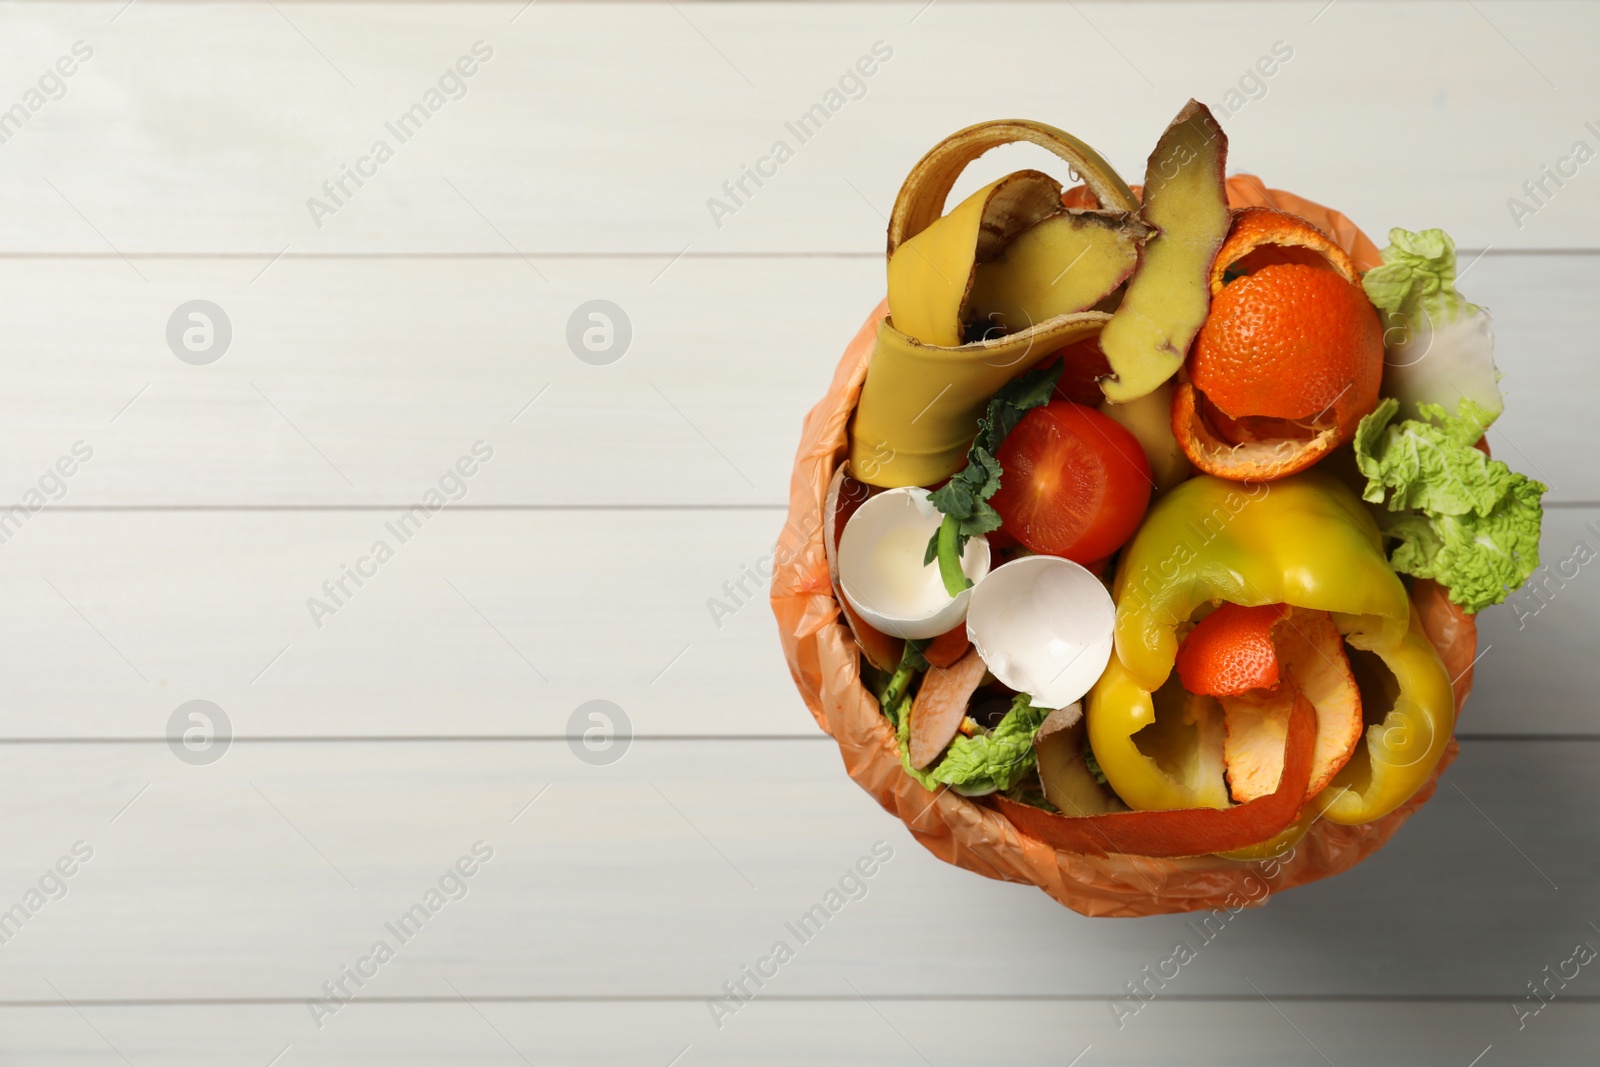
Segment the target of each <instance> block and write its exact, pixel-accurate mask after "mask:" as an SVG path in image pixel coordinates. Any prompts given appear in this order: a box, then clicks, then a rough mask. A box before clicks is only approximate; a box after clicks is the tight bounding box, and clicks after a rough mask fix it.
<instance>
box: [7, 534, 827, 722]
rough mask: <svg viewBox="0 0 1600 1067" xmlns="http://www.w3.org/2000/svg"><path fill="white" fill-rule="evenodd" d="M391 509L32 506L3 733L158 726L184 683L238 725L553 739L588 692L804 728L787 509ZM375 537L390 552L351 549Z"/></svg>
mask: <svg viewBox="0 0 1600 1067" xmlns="http://www.w3.org/2000/svg"><path fill="white" fill-rule="evenodd" d="M395 521H397V516H396V515H393V514H390V513H388V512H384V511H360V512H331V513H330V512H309V513H306V512H301V513H282V512H245V513H239V512H223V513H216V512H199V513H194V512H159V513H134V514H115V513H113V514H106V513H89V514H68V515H52V514H50V513H49V512H45V513H41V514H40V515H39V516H37V517H35V518H33V519H32V520H30V524H29V526H27V527H26V528H24V529H23V531H22V532H21V533H20V534H18V535H16V536H15V537H13V538H12V539H11V541H10V542H9V543H7V544H6V545H4V546H3V548H4V552H3V553H0V589H3V590H4V591H5V592H4V594H3V595H4V596H5V597H6V598H7V600H8V602H9V604H10V609H9V610H8V611H7V612H6V613H5V615H4V620H5V621H4V624H3V628H0V676H3V677H4V678H5V679H6V687H7V692H8V695H9V698H8V701H7V714H6V718H5V724H4V726H3V727H0V734H3V735H4V736H11V737H17V736H32V737H63V736H73V737H145V738H158V737H162V736H164V735H165V732H166V729H167V721H168V718H169V716H170V715H171V714H172V712H173V709H174V708H176V707H177V706H178V705H179V704H181V703H183V702H184V701H188V700H192V699H206V700H210V701H213V702H215V703H217V704H218V705H220V706H221V707H222V708H223V709H224V711H225V713H226V714H227V716H228V717H229V719H230V721H231V723H232V729H233V731H234V732H235V733H236V734H238V735H239V736H246V737H250V736H277V737H296V736H300V737H305V736H315V737H325V736H341V735H344V736H351V735H353V736H370V735H374V734H376V735H384V736H415V735H450V736H460V735H478V736H482V735H542V736H547V737H549V736H555V737H560V736H565V735H566V734H568V732H569V719H570V717H571V716H572V715H573V713H574V712H575V710H576V709H577V708H578V707H579V705H581V704H584V703H585V702H587V701H590V700H597V699H604V700H609V701H612V702H614V703H615V704H617V705H618V706H619V707H620V708H621V709H622V715H623V716H625V717H626V720H627V722H628V723H630V724H631V729H632V730H633V731H635V732H637V733H640V734H647V735H648V734H673V735H685V734H688V735H693V734H723V735H727V734H734V735H740V734H774V733H776V734H795V733H799V734H802V735H809V734H812V733H814V732H815V731H816V726H815V723H814V721H813V720H812V718H811V716H810V714H809V713H807V711H806V710H805V707H804V705H803V704H802V703H801V702H800V698H799V696H798V695H797V694H796V692H795V690H794V687H793V685H792V684H791V683H790V680H789V676H788V672H787V671H786V670H785V669H784V666H783V660H782V656H781V653H780V651H779V648H778V638H777V627H776V624H775V622H774V620H773V617H772V613H771V611H770V610H769V608H768V607H767V603H766V588H765V583H764V581H763V580H762V579H761V578H760V577H759V576H758V575H759V572H760V570H761V568H762V561H763V557H766V556H769V555H770V553H771V551H772V546H773V543H774V542H775V540H776V538H777V533H778V527H779V524H780V523H781V522H782V515H781V513H778V512H768V511H757V512H748V511H744V512H741V511H732V512H655V511H623V512H495V511H489V512H484V511H477V512H458V513H450V512H448V511H445V512H441V513H440V514H439V515H437V516H435V517H433V518H432V519H430V520H428V525H427V526H426V527H425V528H423V529H422V530H421V531H420V532H418V533H415V534H414V535H412V537H411V539H410V540H408V541H405V542H403V543H402V542H401V540H400V539H399V538H398V537H397V536H396V535H395V534H394V532H392V531H391V530H390V529H388V528H386V526H385V524H386V523H390V522H395ZM397 528H398V527H397ZM379 540H382V541H384V542H385V543H386V544H388V545H389V546H390V547H391V548H392V549H393V550H394V553H395V554H394V557H393V558H392V559H391V560H389V561H388V562H386V563H384V564H382V565H381V566H379V565H377V564H376V562H375V560H374V561H373V562H368V563H361V560H362V559H363V558H364V557H368V556H369V555H370V553H371V551H372V545H373V544H374V542H376V541H379ZM358 564H359V565H360V566H361V568H362V569H364V570H367V571H371V570H374V569H376V571H377V574H376V576H375V577H372V578H370V579H369V580H367V581H366V583H365V584H364V585H362V586H360V587H357V586H356V585H355V584H354V582H352V581H350V580H348V579H345V585H344V592H345V593H348V594H349V596H348V597H345V596H344V595H342V594H341V593H340V592H339V590H338V589H337V588H336V589H335V592H334V595H333V596H330V595H329V594H328V593H327V592H326V591H324V589H323V584H324V583H325V582H328V581H337V580H340V579H341V578H342V575H343V573H344V572H343V569H342V568H344V567H346V566H348V567H350V568H352V569H354V568H355V567H356V566H357V565H358ZM741 585H742V592H741V590H740V586H741ZM730 590H732V591H731V592H730ZM311 598H317V599H318V600H319V601H320V603H321V604H323V605H325V607H327V608H332V609H334V611H333V613H332V614H331V615H330V614H328V613H327V611H326V610H323V609H319V610H317V611H316V612H315V618H314V617H313V609H312V608H310V607H308V605H307V601H308V600H309V599H311ZM712 598H717V600H718V601H719V602H720V603H721V604H722V605H723V606H724V607H723V609H722V610H720V611H718V612H717V613H716V615H715V616H714V615H713V612H712V611H711V610H710V608H708V606H707V602H708V601H709V600H711V599H712ZM337 601H343V603H342V604H340V603H337ZM80 612H81V615H80V614H79V613H80ZM319 623H320V625H319ZM124 657H125V658H124ZM583 728H584V729H586V728H587V723H585V726H584V727H583ZM576 732H580V733H581V729H580V730H578V731H576Z"/></svg>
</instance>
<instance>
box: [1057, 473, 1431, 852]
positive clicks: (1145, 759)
mask: <svg viewBox="0 0 1600 1067" xmlns="http://www.w3.org/2000/svg"><path fill="white" fill-rule="evenodd" d="M1113 595H1114V597H1115V599H1116V602H1117V620H1116V652H1115V654H1114V655H1113V657H1112V660H1111V663H1110V665H1109V666H1108V667H1107V669H1106V671H1105V673H1104V674H1103V675H1102V676H1101V678H1100V680H1099V682H1098V683H1097V684H1096V685H1095V687H1094V689H1093V690H1092V691H1091V692H1090V694H1089V699H1088V708H1087V720H1088V730H1089V741H1090V745H1091V747H1092V748H1093V750H1094V754H1095V758H1096V760H1097V761H1098V762H1099V764H1100V767H1101V769H1102V770H1103V771H1104V772H1105V775H1106V779H1107V781H1108V782H1109V783H1110V785H1111V787H1112V789H1114V790H1115V791H1116V793H1117V795H1118V796H1120V797H1121V798H1122V799H1123V800H1124V801H1126V802H1127V803H1128V804H1129V805H1130V806H1131V807H1134V808H1137V809H1142V810H1165V809H1175V808H1185V807H1224V806H1226V805H1227V804H1228V795H1227V790H1226V788H1225V786H1224V784H1223V780H1222V774H1221V769H1222V760H1221V749H1222V740H1221V736H1220V732H1219V731H1220V726H1219V723H1220V714H1217V713H1216V709H1215V708H1212V707H1207V703H1208V700H1209V698H1205V697H1196V696H1193V695H1191V694H1187V693H1184V692H1183V690H1182V688H1181V686H1180V685H1179V684H1178V680H1177V677H1176V675H1175V674H1174V672H1173V666H1174V663H1175V661H1176V657H1177V650H1178V642H1179V637H1178V630H1179V627H1180V626H1181V625H1182V624H1184V623H1186V622H1187V621H1188V620H1189V619H1190V617H1191V616H1192V615H1193V613H1194V612H1195V610H1196V609H1198V608H1200V607H1201V606H1203V605H1206V604H1209V603H1215V602H1220V601H1228V602H1232V603H1236V604H1242V605H1246V606H1256V605H1262V604H1280V603H1281V604H1291V605H1295V606H1297V607H1303V608H1310V609H1316V610H1321V611H1327V612H1330V613H1332V615H1333V617H1334V620H1335V622H1336V623H1337V624H1338V626H1339V630H1340V632H1341V634H1343V635H1344V637H1345V640H1346V642H1347V643H1348V644H1349V645H1350V646H1351V647H1352V648H1354V649H1357V650H1358V651H1365V652H1371V653H1373V654H1375V655H1376V657H1377V658H1378V659H1379V660H1381V661H1382V663H1383V665H1384V666H1385V667H1386V668H1387V675H1385V672H1384V671H1381V670H1376V669H1372V668H1368V667H1366V666H1361V665H1360V664H1357V665H1358V666H1361V669H1359V670H1358V671H1357V677H1358V678H1361V677H1363V673H1365V675H1366V676H1367V677H1368V678H1369V679H1370V681H1369V684H1367V685H1365V686H1363V699H1364V700H1365V701H1366V704H1367V707H1366V708H1365V713H1366V718H1367V721H1368V722H1370V723H1374V725H1371V726H1369V727H1368V730H1367V738H1366V745H1365V746H1364V747H1358V749H1357V751H1356V754H1355V755H1354V756H1353V757H1352V758H1351V760H1350V762H1349V763H1348V764H1347V765H1346V766H1345V767H1344V768H1343V769H1342V770H1341V771H1340V773H1339V774H1338V776H1337V777H1336V778H1335V779H1334V782H1333V783H1332V784H1331V785H1330V786H1329V787H1328V789H1327V790H1325V791H1324V792H1323V793H1322V794H1320V795H1319V796H1318V797H1317V798H1315V799H1314V800H1313V802H1312V803H1311V805H1309V807H1308V812H1311V813H1319V814H1325V816H1326V817H1327V818H1329V819H1332V820H1334V821H1336V822H1341V823H1362V822H1368V821H1371V820H1372V819H1375V818H1378V817H1379V816H1381V815H1384V814H1386V813H1387V812H1389V811H1392V810H1393V809H1394V808H1395V807H1397V806H1399V805H1400V804H1401V803H1403V802H1404V801H1405V800H1406V799H1407V798H1408V797H1410V796H1411V795H1412V794H1413V793H1414V792H1416V790H1417V789H1418V788H1419V787H1420V786H1421V785H1422V783H1423V782H1425V781H1426V780H1427V779H1428V777H1429V775H1431V774H1432V771H1433V768H1434V766H1435V765H1436V764H1437V763H1438V760H1439V756H1440V755H1441V754H1442V753H1443V751H1444V746H1445V744H1446V743H1448V741H1449V737H1450V733H1451V730H1452V728H1453V726H1454V701H1453V698H1452V695H1451V691H1450V682H1449V678H1448V676H1447V675H1446V673H1445V670H1444V666H1443V664H1442V663H1441V662H1440V660H1439V656H1438V654H1437V653H1436V652H1435V651H1434V649H1433V646H1432V645H1431V644H1429V642H1428V640H1427V638H1426V637H1425V636H1424V635H1423V634H1422V632H1421V630H1420V627H1419V625H1418V623H1417V622H1416V621H1415V620H1413V618H1412V615H1413V613H1412V611H1411V605H1410V601H1409V599H1408V598H1407V596H1406V591H1405V587H1404V585H1403V584H1402V583H1401V581H1400V578H1399V576H1397V575H1396V574H1395V573H1394V570H1393V569H1392V568H1391V567H1390V566H1389V564H1388V561H1387V560H1386V559H1385V558H1384V554H1383V547H1382V541H1381V538H1380V535H1379V533H1378V528H1377V525H1376V524H1375V523H1374V522H1373V520H1372V517H1371V516H1370V515H1369V514H1368V512H1367V510H1366V508H1365V507H1364V505H1363V504H1362V503H1361V501H1360V500H1359V499H1357V498H1356V496H1355V494H1354V493H1353V492H1351V491H1350V490H1349V489H1348V488H1346V487H1345V486H1344V485H1343V484H1342V483H1341V482H1339V481H1338V480H1337V479H1335V478H1333V477H1331V476H1329V475H1327V474H1325V473H1323V472H1321V471H1314V470H1313V471H1307V472H1305V473H1303V474H1299V475H1296V476H1294V477H1291V478H1284V479H1281V480H1278V481H1274V482H1270V483H1266V482H1262V483H1251V482H1234V481H1227V480H1223V479H1220V478H1213V477H1209V476H1200V477H1196V478H1193V479H1190V480H1189V481H1187V482H1184V483H1183V484H1182V485H1180V486H1178V487H1177V488H1176V489H1174V490H1173V491H1172V492H1171V493H1169V494H1167V496H1165V497H1163V498H1162V499H1161V500H1160V501H1159V502H1158V503H1156V504H1155V505H1154V506H1153V507H1152V508H1151V510H1150V513H1149V514H1148V515H1147V516H1146V517H1145V522H1144V525H1143V526H1142V527H1141V528H1140V530H1139V532H1138V534H1137V535H1135V537H1134V539H1133V541H1132V542H1131V543H1130V544H1129V546H1128V548H1127V549H1126V550H1125V551H1124V553H1123V557H1122V561H1121V563H1120V565H1119V567H1118V570H1117V577H1116V582H1115V585H1114V588H1113ZM1355 658H1356V659H1357V660H1358V661H1359V660H1360V656H1359V655H1358V656H1357V657H1355ZM1169 701H1170V702H1172V703H1171V704H1168V703H1167V702H1169ZM1385 702H1387V703H1388V704H1389V705H1390V706H1388V707H1381V706H1375V705H1379V704H1383V703H1385ZM1158 707H1167V708H1170V710H1168V711H1166V712H1165V713H1164V714H1163V715H1161V716H1158V715H1157V713H1156V710H1157V708H1158ZM1380 716H1381V718H1380ZM1147 727H1154V729H1150V730H1147V731H1146V732H1145V733H1143V734H1140V731H1142V730H1146V728H1147ZM1136 735H1138V737H1137V739H1136ZM1313 817H1314V815H1313ZM1309 823H1310V819H1307V818H1302V820H1301V826H1302V828H1303V827H1304V826H1307V825H1309Z"/></svg>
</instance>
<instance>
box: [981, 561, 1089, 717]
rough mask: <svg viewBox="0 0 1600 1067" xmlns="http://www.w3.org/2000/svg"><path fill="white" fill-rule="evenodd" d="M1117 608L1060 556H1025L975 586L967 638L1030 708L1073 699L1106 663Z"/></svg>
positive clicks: (1085, 573)
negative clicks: (1028, 703)
mask: <svg viewBox="0 0 1600 1067" xmlns="http://www.w3.org/2000/svg"><path fill="white" fill-rule="evenodd" d="M1116 615H1117V610H1116V606H1115V605H1114V604H1113V603H1112V602H1111V594H1110V593H1108V592H1106V587H1105V586H1104V585H1101V584H1100V579H1098V578H1096V577H1095V576H1094V575H1093V574H1092V573H1090V572H1089V571H1087V570H1085V569H1084V568H1083V567H1080V566H1079V565H1078V564H1076V563H1074V562H1072V561H1071V560H1069V559H1062V558H1061V557H1060V556H1023V557H1022V558H1021V559H1015V560H1012V561H1011V562H1010V563H1007V564H1005V565H1004V566H1002V567H997V568H995V570H994V572H993V573H991V574H990V575H989V576H988V577H987V578H985V579H984V580H983V584H982V585H980V586H979V587H978V588H977V589H975V590H973V596H972V604H971V606H970V608H969V609H968V611H967V637H968V639H970V640H971V641H972V644H973V647H975V648H976V649H977V650H978V655H979V656H982V657H983V662H984V663H985V664H986V665H987V666H988V668H989V671H990V673H992V674H993V675H994V676H995V677H996V678H998V679H1000V681H1001V682H1002V683H1004V684H1005V685H1007V686H1010V687H1011V688H1012V689H1015V690H1016V691H1017V692H1019V693H1026V694H1028V699H1029V700H1030V701H1031V702H1032V703H1033V705H1034V706H1035V707H1039V708H1062V707H1066V706H1067V705H1068V704H1071V703H1072V702H1073V701H1075V700H1079V699H1081V698H1082V697H1083V695H1084V694H1085V693H1087V692H1088V691H1089V689H1090V687H1091V686H1093V685H1094V683H1095V682H1096V681H1097V680H1098V679H1099V677H1100V674H1101V672H1102V671H1104V670H1105V669H1106V664H1107V663H1108V662H1110V660H1111V643H1112V628H1113V626H1114V624H1115V622H1116Z"/></svg>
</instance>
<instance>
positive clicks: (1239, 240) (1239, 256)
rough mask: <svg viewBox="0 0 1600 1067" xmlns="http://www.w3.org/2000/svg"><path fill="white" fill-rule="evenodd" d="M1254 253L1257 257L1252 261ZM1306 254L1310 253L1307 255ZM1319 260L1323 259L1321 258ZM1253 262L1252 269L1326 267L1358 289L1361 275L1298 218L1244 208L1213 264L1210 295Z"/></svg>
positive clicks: (1266, 209) (1235, 215)
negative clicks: (1273, 265) (1295, 265)
mask: <svg viewBox="0 0 1600 1067" xmlns="http://www.w3.org/2000/svg"><path fill="white" fill-rule="evenodd" d="M1252 253H1255V255H1254V257H1252ZM1307 253H1311V254H1310V255H1308V254H1307ZM1319 257H1320V258H1319ZM1247 258H1249V259H1250V263H1249V265H1250V266H1267V265H1269V264H1271V263H1302V264H1307V265H1311V266H1327V267H1331V268H1332V269H1333V270H1335V271H1337V272H1338V273H1339V274H1340V275H1341V276H1343V278H1344V280H1345V281H1347V282H1350V283H1351V284H1355V285H1359V284H1360V282H1361V275H1360V274H1359V273H1358V272H1357V271H1356V267H1355V264H1354V263H1353V262H1351V260H1350V255H1349V253H1347V252H1346V251H1345V250H1344V249H1342V248H1340V247H1339V246H1338V245H1337V244H1335V243H1334V241H1333V238H1331V237H1329V236H1328V235H1327V234H1325V233H1323V232H1322V231H1321V230H1319V229H1317V228H1316V227H1315V226H1313V225H1312V224H1311V223H1309V222H1307V221H1306V220H1305V219H1303V218H1301V217H1300V216H1299V215H1291V214H1290V213H1289V212H1287V211H1275V210H1273V209H1272V208H1269V207H1247V208H1241V209H1239V210H1238V211H1235V212H1234V213H1233V227H1232V229H1230V230H1229V231H1228V239H1227V240H1226V241H1224V242H1223V243H1222V248H1221V249H1219V250H1218V251H1217V258H1216V259H1215V260H1213V261H1212V263H1211V295H1212V296H1216V295H1217V294H1218V293H1220V292H1222V287H1223V286H1224V285H1225V284H1226V281H1225V278H1224V275H1225V274H1226V273H1227V270H1228V268H1229V267H1232V266H1233V265H1235V264H1236V263H1240V262H1242V261H1245V260H1246V259H1247Z"/></svg>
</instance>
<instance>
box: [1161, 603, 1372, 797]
mask: <svg viewBox="0 0 1600 1067" xmlns="http://www.w3.org/2000/svg"><path fill="white" fill-rule="evenodd" d="M1177 669H1178V678H1179V680H1180V681H1181V682H1182V683H1183V687H1184V688H1185V689H1187V690H1189V691H1190V692H1192V693H1203V694H1205V695H1208V696H1215V697H1217V699H1218V702H1219V703H1220V704H1221V705H1222V713H1223V722H1224V725H1225V727H1226V730H1227V737H1226V740H1225V741H1224V743H1223V761H1224V763H1225V765H1226V766H1227V770H1228V783H1229V788H1230V791H1231V793H1232V795H1233V798H1234V799H1235V800H1240V801H1248V800H1254V799H1256V798H1258V797H1262V796H1266V795H1267V794H1268V793H1270V792H1271V791H1272V790H1273V788H1274V786H1275V783H1276V782H1277V781H1278V777H1279V774H1280V773H1281V772H1282V770H1283V739H1284V734H1285V731H1286V729H1287V728H1288V721H1289V716H1290V713H1291V711H1292V707H1293V704H1294V701H1296V700H1297V699H1299V697H1300V696H1301V695H1303V696H1304V697H1305V698H1306V699H1307V700H1310V701H1311V704H1312V706H1313V707H1314V708H1315V709H1316V712H1317V738H1316V748H1315V754H1314V757H1313V760H1312V766H1311V777H1310V781H1309V783H1308V785H1307V787H1306V798H1307V799H1310V798H1311V797H1313V796H1315V795H1316V794H1318V793H1320V792H1322V791H1323V790H1324V789H1326V788H1327V787H1328V783H1329V782H1331V781H1332V780H1333V777H1334V775H1336V774H1338V773H1339V770H1340V769H1341V768H1342V767H1344V765H1345V764H1346V763H1348V762H1349V760H1350V756H1351V754H1352V753H1353V752H1354V751H1355V748H1356V745H1357V744H1358V743H1359V742H1360V740H1361V732H1362V720H1361V692H1360V690H1359V689H1358V688H1357V686H1356V680H1355V675H1354V674H1353V673H1352V672H1351V670H1350V660H1349V657H1348V656H1347V655H1346V654H1345V649H1344V640H1343V638H1342V637H1341V636H1340V634H1339V629H1338V627H1337V626H1336V625H1334V622H1333V617H1332V616H1331V615H1329V614H1328V613H1327V612H1326V611H1311V610H1308V609H1305V608H1291V607H1289V606H1287V605H1284V604H1266V605H1263V606H1260V607H1244V606H1241V605H1238V604H1223V605H1222V606H1220V607H1219V608H1217V610H1216V611H1214V612H1212V613H1211V614H1210V615H1207V616H1206V617H1205V618H1204V619H1202V620H1200V622H1199V623H1198V624H1196V626H1195V628H1194V629H1193V630H1191V631H1190V632H1189V635H1188V637H1186V638H1184V641H1183V644H1182V645H1181V646H1179V648H1178V659H1177ZM1284 679H1289V680H1290V682H1289V684H1287V685H1285V684H1280V683H1281V682H1282V681H1283V680H1284Z"/></svg>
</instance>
